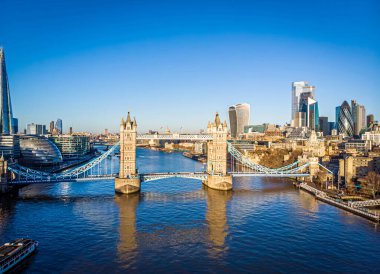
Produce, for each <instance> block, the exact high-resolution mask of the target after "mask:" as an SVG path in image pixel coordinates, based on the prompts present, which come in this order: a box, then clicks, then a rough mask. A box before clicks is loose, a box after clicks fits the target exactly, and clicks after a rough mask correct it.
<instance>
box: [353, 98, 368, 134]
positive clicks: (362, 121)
mask: <svg viewBox="0 0 380 274" xmlns="http://www.w3.org/2000/svg"><path fill="white" fill-rule="evenodd" d="M351 112H352V121H353V123H354V135H359V134H360V132H361V131H362V130H363V129H366V128H367V125H366V124H367V121H366V113H365V107H364V106H363V105H360V104H358V103H357V102H356V100H351Z"/></svg>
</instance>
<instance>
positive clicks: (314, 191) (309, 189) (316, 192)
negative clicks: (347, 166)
mask: <svg viewBox="0 0 380 274" xmlns="http://www.w3.org/2000/svg"><path fill="white" fill-rule="evenodd" d="M299 188H300V189H302V190H304V191H306V192H308V193H310V194H312V195H314V196H315V198H316V199H318V200H320V201H322V202H325V203H327V204H330V205H333V206H336V207H339V208H341V209H343V210H346V211H348V212H351V213H353V214H355V215H358V216H360V217H363V218H366V219H368V220H371V221H374V222H380V215H378V214H375V213H371V212H369V211H366V210H363V209H362V208H356V207H352V206H350V205H349V204H345V203H343V202H339V201H336V200H335V199H333V198H331V197H329V196H327V194H326V193H325V192H323V191H320V190H318V189H316V188H314V187H311V186H309V185H307V184H306V183H301V184H299Z"/></svg>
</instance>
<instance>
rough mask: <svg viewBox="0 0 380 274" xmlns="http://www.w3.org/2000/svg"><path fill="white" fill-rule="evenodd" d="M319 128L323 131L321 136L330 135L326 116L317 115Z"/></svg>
mask: <svg viewBox="0 0 380 274" xmlns="http://www.w3.org/2000/svg"><path fill="white" fill-rule="evenodd" d="M319 130H320V131H322V132H323V136H327V135H330V132H331V131H330V124H329V118H328V117H319Z"/></svg>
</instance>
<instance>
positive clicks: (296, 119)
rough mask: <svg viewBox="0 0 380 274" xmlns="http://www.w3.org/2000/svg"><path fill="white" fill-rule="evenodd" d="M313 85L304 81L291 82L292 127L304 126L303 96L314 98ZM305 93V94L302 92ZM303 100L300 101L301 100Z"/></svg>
mask: <svg viewBox="0 0 380 274" xmlns="http://www.w3.org/2000/svg"><path fill="white" fill-rule="evenodd" d="M314 92H315V87H314V86H309V84H308V83H307V82H305V81H301V82H293V83H292V115H291V125H292V126H293V127H302V126H305V125H304V124H305V122H306V121H305V119H306V111H305V110H302V108H303V107H304V106H305V100H306V101H307V99H305V98H308V97H310V98H312V99H314ZM304 93H305V94H304ZM302 94H304V95H302ZM302 99H303V100H304V102H301V100H302Z"/></svg>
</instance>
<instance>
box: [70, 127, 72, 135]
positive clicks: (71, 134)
mask: <svg viewBox="0 0 380 274" xmlns="http://www.w3.org/2000/svg"><path fill="white" fill-rule="evenodd" d="M69 134H70V135H73V128H72V127H70V128H69Z"/></svg>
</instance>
